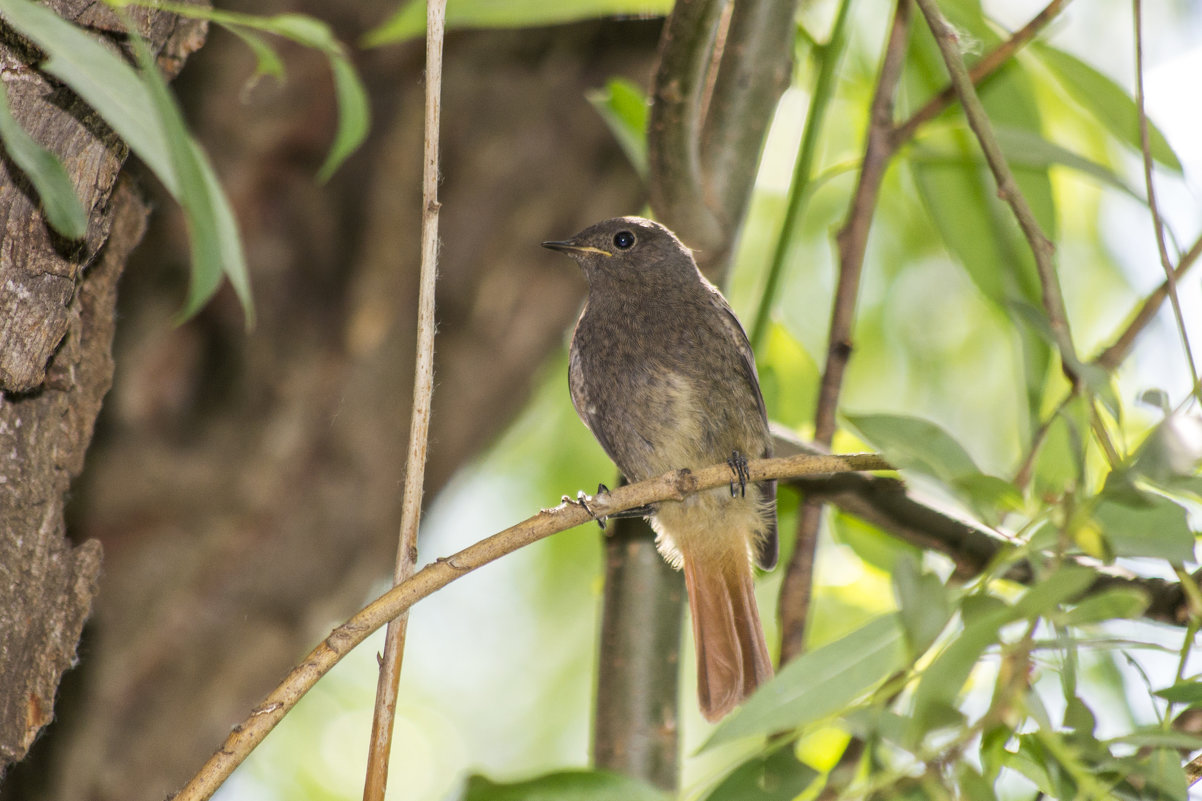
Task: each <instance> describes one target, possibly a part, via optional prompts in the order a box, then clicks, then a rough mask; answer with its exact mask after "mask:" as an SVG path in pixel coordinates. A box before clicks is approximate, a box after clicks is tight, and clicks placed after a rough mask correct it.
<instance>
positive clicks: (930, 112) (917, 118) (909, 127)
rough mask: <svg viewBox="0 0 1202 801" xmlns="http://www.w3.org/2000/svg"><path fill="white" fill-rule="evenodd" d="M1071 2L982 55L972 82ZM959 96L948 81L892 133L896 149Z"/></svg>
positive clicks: (1053, 6)
mask: <svg viewBox="0 0 1202 801" xmlns="http://www.w3.org/2000/svg"><path fill="white" fill-rule="evenodd" d="M1069 2H1070V0H1052V2H1050V3H1048V4H1047V5H1046V6H1044V8H1043V9H1042V10H1041V11H1040V12H1039V13H1038V14H1036V15H1035V16H1034V17H1031V19H1030V21H1028V22H1027V24H1026V25H1024V26H1022V27H1021V28H1019V29H1018V30H1017V31H1015V32H1014V33H1013V34H1012V35H1011V36H1010V38H1008V39H1007V40H1006V41H1004V42H1002V43H1001V44H999V45H998V46H997V47H995V48H993V49H992V50H990V51H989V52H988V53H986V54H985V55H984V56H982V57H981V59H980V60H979V61H977V63H975V64H973V65H972V67H971V68H970V69H969V71H968V77H969V78H970V79H971V80H972V82H973V84H974V85H977V86H979V85H980V84H981V82H982V81H984V80H985V79H986V78H988V77H989V76H990V75H992V74H994V73H995V72H997V71H998V69H1000V68H1001V67H1002V65H1004V64H1005V63H1006V62H1008V61H1009V60H1010V59H1011V58H1013V57H1014V54H1015V53H1017V52H1018V51H1019V50H1021V49H1022V48H1023V47H1024V46H1026V44H1027V43H1028V42H1030V41H1031V40H1032V39H1034V38H1035V36H1036V34H1038V33H1039V32H1040V31H1042V30H1043V29H1044V28H1046V27H1047V26H1048V23H1050V22H1051V21H1052V20H1053V19H1055V18H1056V17H1057V16H1058V15H1059V14H1060V12H1061V11H1063V10H1064V7H1065V6H1066V5H1068V4H1069ZM956 98H957V94H956V87H955V86H953V85H951V84H949V85H948V86H946V87H945V88H944V89H943V91H941V92H940V93H939V94H937V95H935V96H934V97H932V98H931V99H930V100H928V101H927V102H926V103H925V104H924V105H923V107H922V108H920V109H919V110H918V111H916V112H914V113H913V114H912V115H911V116H910V118H909V119H908V120H906V121H905V122H903V123H901V124H900V125H898V126H897V128H895V129H894V131H893V136H892V137H891V144H892V146H893V148H894V149H897V148H899V147H901V146H902V145H903V144H905V143H906V142H908V141H910V139H911V138H913V136H914V133H915V132H916V131H917V130H918V129H919V128H920V127H921V126H922V125H924V124H925V123H928V122H930V121H931V120H933V119H935V117H937V116H939V113H940V112H942V111H943V110H944V109H946V108H948V107H949V106H951V105H952V103H954V102H956Z"/></svg>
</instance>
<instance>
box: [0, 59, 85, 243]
mask: <svg viewBox="0 0 1202 801" xmlns="http://www.w3.org/2000/svg"><path fill="white" fill-rule="evenodd" d="M0 141H3V142H4V149H5V150H6V151H7V152H8V155H9V158H11V159H12V161H13V164H15V165H17V167H19V168H20V170H21V172H22V173H24V175H25V177H26V178H28V179H29V182H30V183H31V184H33V188H34V190H35V191H36V192H37V193H38V198H39V199H40V200H41V202H42V213H43V214H44V215H45V216H46V222H48V223H50V227H51V228H53V229H54V230H55V231H58V232H59V233H60V234H62V235H63V236H64V237H66V238H67V239H82V238H83V235H84V234H85V233H87V230H88V213H87V211H85V210H84V207H83V204H82V203H80V202H79V198H78V197H76V195H75V187H74V186H73V185H72V183H71V176H69V175H67V170H66V168H65V167H63V165H62V162H60V161H59V160H58V158H57V157H55V155H54V154H53V153H51V152H50V151H49V150H46V148H44V147H42V146H41V145H39V144H38V143H37V142H35V141H34V139H33V137H31V136H30V135H29V134H28V133H26V132H25V129H24V128H22V127H21V126H20V125H18V124H17V121H16V120H15V119H14V118H13V115H12V112H11V111H10V110H9V107H8V92H7V91H5V88H4V84H3V83H0Z"/></svg>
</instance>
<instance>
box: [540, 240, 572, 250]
mask: <svg viewBox="0 0 1202 801" xmlns="http://www.w3.org/2000/svg"><path fill="white" fill-rule="evenodd" d="M543 247H545V248H546V249H547V250H558V251H560V252H561V253H571V252H572V251H574V250H576V246H575V245H574V244H573V243H572V240H570V239H565V240H562V241H559V242H555V241H552V242H543Z"/></svg>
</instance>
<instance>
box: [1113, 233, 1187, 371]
mask: <svg viewBox="0 0 1202 801" xmlns="http://www.w3.org/2000/svg"><path fill="white" fill-rule="evenodd" d="M1199 256H1202V237H1199V238H1198V240H1197V241H1195V242H1194V245H1193V247H1191V248H1190V249H1189V250H1188V251H1186V253H1185V255H1184V256H1182V257H1181V260H1180V261H1179V262H1177V268H1176V269H1175V270H1173V272H1172V276H1173V277H1172V281H1173V283H1175V282H1177V281H1180V280H1181V279H1182V278H1183V277H1184V276H1185V274H1186V273H1187V272H1189V269H1190V268H1191V267H1193V266H1194V264H1196V263H1197V261H1198V257H1199ZM1169 286H1170V280H1169V279H1168V278H1166V279H1165V280H1164V281H1163V282H1162V283H1161V285H1160V286H1158V287H1157V288H1156V289H1155V290H1153V291H1152V293H1151V294H1150V295H1148V297H1147V298H1145V299H1144V302H1143V304H1142V305H1141V306H1140V308H1139V312H1138V313H1136V315H1135V317H1134V318H1133V319H1132V320H1131V322H1130V323H1128V324H1127V327H1126V328H1125V329H1123V333H1122V334H1120V335H1119V336H1118V338H1117V339H1115V341H1114V342H1113V343H1112V344H1111V345H1110V347H1108V348H1106V350H1104V351H1102V352H1101V353H1100V354H1098V356H1097V357H1096V358H1094V360H1093V363H1094V364H1095V365H1097V366H1099V367H1103V368H1105V369H1107V370H1113V369H1114V368H1115V367H1118V365H1119V363H1120V362H1122V361H1123V359H1126V358H1127V355H1128V354H1129V353H1130V352H1131V348H1132V347H1133V346H1134V345H1135V340H1136V338H1137V337H1138V336H1139V335H1140V333H1142V332H1143V330H1144V329H1145V328H1146V327H1147V326H1148V324H1149V323H1150V322H1152V319H1153V318H1154V317H1156V313H1157V312H1158V311H1160V307H1161V305H1162V304H1163V303H1164V299H1165V298H1166V297H1168V295H1169Z"/></svg>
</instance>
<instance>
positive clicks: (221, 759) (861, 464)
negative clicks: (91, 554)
mask: <svg viewBox="0 0 1202 801" xmlns="http://www.w3.org/2000/svg"><path fill="white" fill-rule="evenodd" d="M891 469H893V468H892V466H891V465H889V463H888V462H886V461H885V460H884V459H882V458H881V457H880V456H878V455H876V454H873V453H861V454H847V455H838V456H823V455H811V454H800V455H796V456H787V457H780V458H776V459H753V460H751V461H749V462H748V463H747V471H748V480H750V481H764V480H766V479H770V478H793V477H797V476H805V475H816V474H823V473H837V472H843V471H847V470H853V471H857V470H891ZM730 480H731V471H730V467H729V465H727V464H726V463H725V462H724V463H722V464H717V465H713V466H711V467H706V468H704V469H701V470H697V471H695V472H690V471H688V470H677V471H673V472H670V473H665V474H664V475H662V476H659V477H657V478H652V479H648V480H647V481H640V482H638V483H637V484H628V485H625V486H622V487H618V488H617V489H615V490H613V491H612V492H609V493H604V494H600V495H595V496H592V497H584V498H583V500H584V503H580V502H579V501H574V500H571V499H568V498H566V497H565V498H564V500H563V501H562V502H561V503H560V504H559V505H558V506H556V507H555V508H553V509H544V510H542V511H541V512H539V513H538V514H536V515H535V516H533V517H531V518H528V519H526V520H524V521H522V522H521V523H518V524H517V525H515V526H511V527H509V528H507V529H505V530H504V531H501V532H499V533H497V534H494V535H492V536H491V537H488V538H487V539H484V540H481V541H480V542H477V543H475V544H474V545H471V546H469V547H467V548H464V549H463V550H462V551H459V552H458V553H456V554H454V555H453V556H449V557H445V558H440V559H437V560H435V561H434V562H433V563H431V564H428V565H426V566H425V567H424V568H422V569H421V570H419V571H418V572H417V573H415V574H414V575H413V576H412V577H410V578H409V579H408V580H406V581H404V582H403V583H401V584H398V585H397V586H395V587H393V588H392V589H391V590H389V591H388V592H386V593H385V594H384V595H381V596H380V597H379V598H377V599H376V600H375V601H373V602H372V603H370V604H368V605H367V606H366V607H364V608H363V609H362V610H360V611H359V612H358V613H357V614H356V615H354V617H352V618H351V619H350V620H348V621H347V622H346V623H343V624H342V625H341V626H339V627H338V628H336V629H334V630H333V631H332V632H331V633H330V635H329V636H328V637H326V638H325V640H323V641H322V642H321V644H320V645H318V646H317V647H316V648H314V649H313V650H312V651H311V652H310V653H309V655H308V656H306V657H305V658H304V660H302V661H301V663H300V664H298V665H297V666H296V667H294V668H293V669H292V671H291V672H290V673H289V674H288V676H287V677H285V679H284V681H283V682H282V683H281V684H280V685H279V686H278V687H276V688H275V689H274V690H272V692H271V693H270V694H268V696H267V697H266V698H264V699H263V701H262V702H260V703H259V704H258V705H257V706H255V707H254V709H252V710H251V712H250V714H249V716H248V717H247V718H246V720H244V721H243V722H242V723H240V724H238V725H237V726H235V727H234V728H233V730H232V731H231V732H230V734H229V736H228V737H227V738H226V741H225V743H224V744H223V745H222V746H221V748H219V749H218V750H217V752H216V753H215V754H213V756H211V757H210V758H209V760H208V762H206V763H205V765H204V767H202V768H201V769H200V771H199V772H198V773H197V774H196V775H195V776H194V777H193V778H192V780H191V781H189V782H188V784H187V785H186V786H185V787H184V788H183V789H182V790H180V792H179V794H178V795H177V796H176V797H175V801H203V800H204V799H207V798H209V797H210V796H211V795H212V794H213V793H214V792H216V790H217V788H218V787H220V786H221V784H222V782H224V781H225V780H226V779H227V778H229V775H230V774H231V773H233V771H234V768H236V767H237V766H238V765H239V764H241V763H242V761H243V760H244V759H246V757H247V756H248V755H249V754H250V752H251V751H252V750H254V748H255V747H256V746H258V744H259V743H260V742H262V741H263V738H264V737H266V736H267V734H268V732H270V731H271V730H272V729H273V728H275V725H276V724H277V723H279V722H280V720H282V719H283V717H284V715H285V714H287V712H288V711H289V710H290V709H291V708H292V707H293V706H295V705H296V703H297V701H299V700H300V699H301V697H302V696H304V694H305V693H306V692H308V691H309V689H310V688H311V687H312V686H313V685H314V684H315V683H316V682H317V680H318V679H320V678H321V677H322V676H324V675H325V674H326V673H327V672H329V670H330V669H331V668H332V667H334V665H335V664H337V663H338V661H339V660H341V659H342V657H344V656H346V654H347V653H349V652H350V651H351V649H353V648H354V647H355V646H356V645H358V644H359V643H361V642H363V640H365V639H366V638H367V637H368V635H370V634H371V633H372V632H374V631H375V630H376V629H378V628H380V627H381V626H383V625H385V624H386V623H387V622H388V621H389V620H392V619H393V618H395V617H397V616H398V615H401V614H404V613H405V612H406V611H407V610H408V609H409V608H410V607H411V606H413V604H415V603H417V602H418V601H420V600H421V599H422V598H425V597H427V596H428V595H430V594H432V593H434V592H435V591H436V590H439V589H441V588H443V587H445V586H446V585H447V584H450V583H451V582H452V581H454V580H455V579H457V578H459V577H461V576H463V575H466V574H467V573H470V572H471V571H473V570H475V569H476V568H478V567H482V566H483V565H486V564H488V563H489V562H492V561H495V560H496V559H499V558H501V557H502V556H505V555H506V554H509V553H512V552H513V551H516V550H518V549H519V548H522V547H525V546H526V545H529V544H531V543H533V542H537V541H538V540H541V539H544V538H546V537H549V536H551V535H552V534H557V533H559V532H561V531H566V530H567V529H569V528H573V527H575V526H579V525H580V524H582V523H587V522H590V521H592V520H594V519H596V518H603V517H606V516H609V515H613V514H617V513H618V512H622V511H625V510H627V509H633V508H635V507H639V506H645V505H647V504H652V503H658V502H661V501H667V500H682V499H683V498H685V497H686V496H688V495H690V494H693V493H696V492H700V491H702V490H706V489H712V488H714V487H724V486H727V485H728V484H729V483H730ZM586 506H587V508H586Z"/></svg>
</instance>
